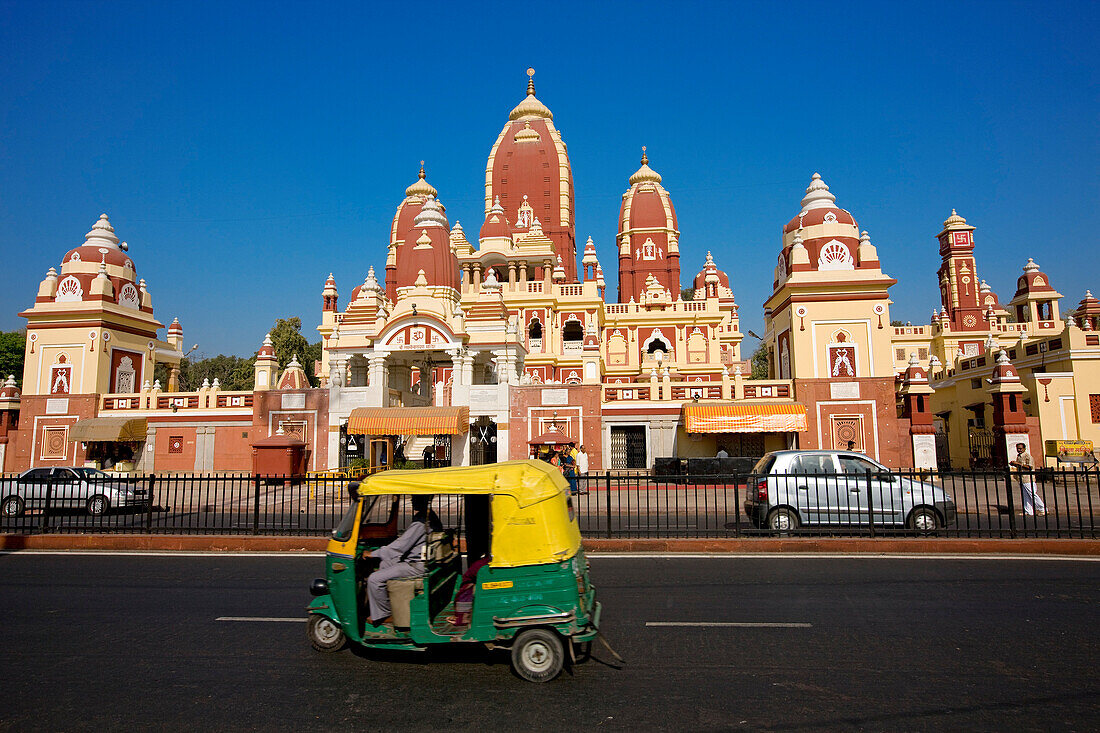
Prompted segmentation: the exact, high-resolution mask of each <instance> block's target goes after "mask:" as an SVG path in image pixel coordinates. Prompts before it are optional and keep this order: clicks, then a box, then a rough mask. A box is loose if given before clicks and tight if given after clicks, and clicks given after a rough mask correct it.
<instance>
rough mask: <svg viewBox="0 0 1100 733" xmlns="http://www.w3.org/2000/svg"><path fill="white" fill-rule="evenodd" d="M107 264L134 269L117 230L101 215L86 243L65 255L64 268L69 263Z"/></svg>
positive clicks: (86, 235)
mask: <svg viewBox="0 0 1100 733" xmlns="http://www.w3.org/2000/svg"><path fill="white" fill-rule="evenodd" d="M81 261H83V262H92V263H106V264H108V265H114V266H116V267H125V268H129V269H130V270H133V269H134V263H133V260H131V259H130V257H129V256H128V255H127V254H126V253H125V252H124V251H123V250H122V248H121V247H120V246H119V242H118V237H117V236H115V228H114V227H113V226H111V222H110V221H108V219H107V215H106V214H100V215H99V220H98V221H96V223H95V224H94V225H93V226H92V230H91V231H90V232H88V233H87V234H85V235H84V243H83V244H82V245H80V246H79V247H74V248H73V249H70V250H69V251H68V252H66V253H65V256H64V257H63V258H62V259H61V265H62V267H64V265H65V263H67V262H81Z"/></svg>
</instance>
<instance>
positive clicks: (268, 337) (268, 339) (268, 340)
mask: <svg viewBox="0 0 1100 733" xmlns="http://www.w3.org/2000/svg"><path fill="white" fill-rule="evenodd" d="M264 346H274V344H273V343H271V334H270V333H269V334H267V335H266V336H264Z"/></svg>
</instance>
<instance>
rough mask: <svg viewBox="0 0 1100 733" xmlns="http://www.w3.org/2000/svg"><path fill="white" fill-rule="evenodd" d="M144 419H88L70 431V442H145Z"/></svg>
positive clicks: (78, 422)
mask: <svg viewBox="0 0 1100 733" xmlns="http://www.w3.org/2000/svg"><path fill="white" fill-rule="evenodd" d="M145 430H146V425H145V418H143V417H88V418H84V419H83V420H78V421H77V423H76V425H73V427H72V429H71V430H69V441H70V442H72V441H80V442H82V443H140V442H141V441H143V440H145Z"/></svg>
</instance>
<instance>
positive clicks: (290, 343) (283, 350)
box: [271, 316, 321, 387]
mask: <svg viewBox="0 0 1100 733" xmlns="http://www.w3.org/2000/svg"><path fill="white" fill-rule="evenodd" d="M271 343H272V345H274V347H275V356H276V357H277V358H278V359H279V370H280V372H281V371H282V370H283V369H285V368H286V365H287V364H289V363H290V360H291V359H292V358H293V357H294V356H295V355H296V356H297V357H298V363H300V364H301V365H302V367H303V368H304V369H305V372H306V377H307V378H308V379H309V383H310V384H311V385H313V386H314V387H316V386H317V377H316V376H315V375H314V374H313V362H314V361H316V360H318V359H320V358H321V342H320V341H318V342H316V343H313V344H311V343H309V341H307V340H306V337H305V336H303V335H302V319H301V318H298V317H297V316H295V317H293V318H279V319H276V321H275V326H274V327H273V328H272V329H271Z"/></svg>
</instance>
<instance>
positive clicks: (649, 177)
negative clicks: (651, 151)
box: [630, 145, 661, 186]
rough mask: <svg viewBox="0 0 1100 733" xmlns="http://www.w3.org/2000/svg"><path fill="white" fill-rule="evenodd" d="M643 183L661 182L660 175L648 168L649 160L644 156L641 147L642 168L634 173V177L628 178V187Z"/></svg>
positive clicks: (643, 147) (643, 150)
mask: <svg viewBox="0 0 1100 733" xmlns="http://www.w3.org/2000/svg"><path fill="white" fill-rule="evenodd" d="M643 181H652V182H654V183H660V182H661V174H660V173H658V172H657V171H655V170H653V169H652V168H650V167H649V158H648V157H647V156H646V154H645V145H643V146H642V167H641V168H639V169H638V170H636V171H635V172H634V175H632V176H631V177H630V185H631V186H633V185H634V184H635V183H642V182H643Z"/></svg>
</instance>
